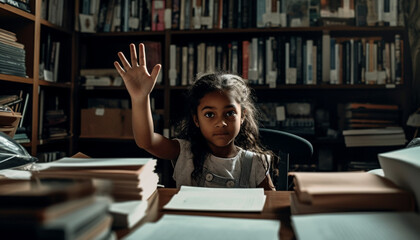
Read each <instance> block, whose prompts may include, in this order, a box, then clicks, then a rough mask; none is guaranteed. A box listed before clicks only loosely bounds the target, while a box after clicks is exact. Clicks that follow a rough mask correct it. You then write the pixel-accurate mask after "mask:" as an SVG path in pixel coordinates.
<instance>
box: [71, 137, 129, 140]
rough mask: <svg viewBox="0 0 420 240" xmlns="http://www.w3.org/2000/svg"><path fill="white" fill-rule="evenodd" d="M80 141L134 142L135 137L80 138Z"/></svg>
mask: <svg viewBox="0 0 420 240" xmlns="http://www.w3.org/2000/svg"><path fill="white" fill-rule="evenodd" d="M79 139H81V140H82V139H83V140H92V141H127V140H129V141H132V140H134V137H133V136H105V137H103V136H100V137H98V136H80V137H79Z"/></svg>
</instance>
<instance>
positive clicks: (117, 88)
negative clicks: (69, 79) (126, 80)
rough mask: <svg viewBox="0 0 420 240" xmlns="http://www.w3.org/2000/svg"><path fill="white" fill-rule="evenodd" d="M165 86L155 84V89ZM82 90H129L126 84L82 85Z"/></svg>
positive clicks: (161, 88)
mask: <svg viewBox="0 0 420 240" xmlns="http://www.w3.org/2000/svg"><path fill="white" fill-rule="evenodd" d="M164 88H165V86H163V85H155V87H154V89H153V90H156V89H160V90H163V89H164ZM81 89H82V90H86V91H92V90H99V91H122V90H123V91H127V88H126V87H125V86H82V87H81Z"/></svg>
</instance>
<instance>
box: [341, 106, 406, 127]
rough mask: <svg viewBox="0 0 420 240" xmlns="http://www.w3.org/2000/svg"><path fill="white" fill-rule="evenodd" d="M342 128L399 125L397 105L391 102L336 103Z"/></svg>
mask: <svg viewBox="0 0 420 240" xmlns="http://www.w3.org/2000/svg"><path fill="white" fill-rule="evenodd" d="M338 106H339V107H338V111H339V112H341V114H340V116H345V117H344V119H342V121H341V123H340V124H341V125H342V126H341V128H342V129H369V128H384V127H396V126H399V107H398V105H392V104H374V103H347V104H344V105H343V104H340V105H338Z"/></svg>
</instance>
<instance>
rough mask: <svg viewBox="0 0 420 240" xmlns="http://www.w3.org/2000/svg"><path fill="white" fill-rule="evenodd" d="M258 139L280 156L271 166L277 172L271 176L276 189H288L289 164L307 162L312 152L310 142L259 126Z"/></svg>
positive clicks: (293, 135)
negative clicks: (276, 174)
mask: <svg viewBox="0 0 420 240" xmlns="http://www.w3.org/2000/svg"><path fill="white" fill-rule="evenodd" d="M260 139H261V143H262V145H263V146H265V147H266V148H267V149H269V150H271V151H273V153H274V154H276V155H277V156H278V157H279V158H280V160H279V162H278V163H277V166H273V168H277V170H278V172H279V174H278V176H274V174H272V176H271V177H272V179H273V183H274V185H275V186H276V189H277V190H289V181H288V171H289V165H295V164H309V163H310V162H311V160H312V154H313V147H312V144H311V143H310V142H309V141H308V140H306V139H304V138H302V137H300V136H297V135H295V134H292V133H288V132H284V131H280V130H274V129H267V128H260ZM272 172H273V171H272Z"/></svg>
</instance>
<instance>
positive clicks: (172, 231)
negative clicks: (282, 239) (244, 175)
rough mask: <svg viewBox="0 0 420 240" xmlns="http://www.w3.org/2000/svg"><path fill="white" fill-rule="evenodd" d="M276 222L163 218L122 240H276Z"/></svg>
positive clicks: (222, 218)
mask: <svg viewBox="0 0 420 240" xmlns="http://www.w3.org/2000/svg"><path fill="white" fill-rule="evenodd" d="M279 231H280V221H279V220H267V219H244V218H233V217H209V216H187V215H174V214H165V215H163V217H162V218H160V219H159V220H158V221H157V222H153V223H146V224H144V225H143V226H141V227H140V228H138V229H136V230H135V231H133V232H131V233H130V234H129V235H127V237H126V238H125V239H127V240H145V239H184V240H192V239H197V238H199V239H201V240H213V239H230V240H243V239H270V240H271V239H273V240H274V239H278V238H279Z"/></svg>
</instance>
